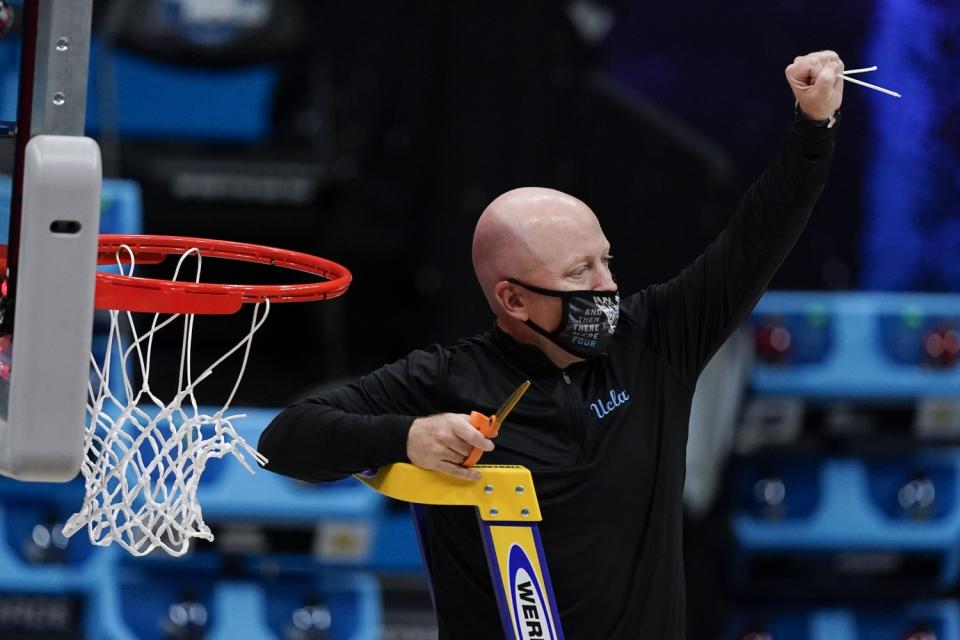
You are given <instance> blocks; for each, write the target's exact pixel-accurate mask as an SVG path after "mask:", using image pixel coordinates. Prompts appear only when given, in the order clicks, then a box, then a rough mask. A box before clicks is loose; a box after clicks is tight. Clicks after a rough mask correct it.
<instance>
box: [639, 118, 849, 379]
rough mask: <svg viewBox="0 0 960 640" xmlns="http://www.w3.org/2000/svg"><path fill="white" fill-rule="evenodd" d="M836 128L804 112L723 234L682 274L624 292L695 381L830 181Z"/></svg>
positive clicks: (645, 326) (663, 351)
mask: <svg viewBox="0 0 960 640" xmlns="http://www.w3.org/2000/svg"><path fill="white" fill-rule="evenodd" d="M835 131H836V129H835V128H833V129H827V128H822V127H816V126H813V125H812V124H810V123H809V122H808V121H806V120H805V119H804V118H802V117H801V116H798V117H797V118H796V119H795V120H794V122H793V123H792V124H791V126H790V128H789V130H788V132H787V139H786V141H785V143H784V144H783V146H782V147H781V149H780V151H779V152H778V153H777V155H776V156H775V157H774V158H773V160H772V161H771V163H770V164H769V165H768V166H767V168H766V170H765V171H764V172H763V174H762V175H761V176H760V178H759V179H758V180H757V181H756V182H755V183H754V184H753V185H751V187H750V188H749V189H748V190H747V192H746V194H745V195H744V196H743V198H742V199H741V200H740V203H739V205H738V206H737V210H736V212H735V213H734V215H733V217H732V218H731V220H730V222H729V223H728V224H727V226H726V228H725V229H724V230H723V231H722V232H721V233H720V235H719V236H718V237H717V239H716V240H714V241H713V242H712V243H711V244H710V245H709V246H708V247H707V249H706V250H705V251H704V252H703V253H702V254H701V255H700V256H699V257H698V258H697V259H696V260H695V261H694V262H693V264H691V265H690V266H688V267H686V268H685V269H684V270H683V271H681V272H680V274H679V275H677V276H676V277H674V278H672V279H671V280H669V281H668V282H666V283H663V284H659V285H655V286H651V287H648V288H646V289H644V290H643V291H641V292H639V293H637V294H635V295H632V296H630V297H628V298H626V300H624V303H623V312H624V315H625V316H626V317H627V318H629V319H630V320H632V321H635V322H637V323H639V324H640V326H641V330H642V334H643V335H645V336H646V339H647V340H648V341H649V346H650V348H651V349H652V350H653V351H655V352H657V353H659V354H660V355H661V356H662V357H663V358H664V359H665V360H666V361H667V362H668V363H669V365H670V366H671V367H672V368H673V369H674V370H675V371H676V372H677V373H678V374H679V375H680V376H681V377H682V378H683V379H684V380H686V381H688V382H689V383H690V384H694V383H695V382H696V379H697V376H698V375H700V371H701V370H702V369H703V367H704V366H706V364H707V362H708V361H709V360H710V358H711V357H712V356H713V354H714V353H715V352H716V350H717V349H719V348H720V346H721V345H722V344H723V342H724V340H726V339H727V338H728V337H729V335H730V334H731V333H733V331H734V330H735V329H736V328H737V326H738V325H739V324H740V323H741V322H742V321H743V320H744V319H745V318H746V317H747V315H748V314H749V313H750V311H751V310H752V309H753V307H754V305H756V303H757V301H758V300H759V299H760V296H761V295H762V294H763V291H764V290H765V289H766V287H767V285H768V284H769V282H770V280H771V278H772V277H773V275H774V273H776V271H777V269H779V268H780V265H781V264H782V263H783V261H784V259H785V258H786V257H787V255H788V254H789V253H790V250H791V249H792V248H793V245H794V244H795V242H796V241H797V238H798V237H799V236H800V233H801V232H802V231H803V228H804V227H805V226H806V224H807V220H808V219H809V217H810V213H811V211H813V207H814V205H815V204H816V202H817V199H818V198H819V197H820V193H821V192H822V191H823V188H824V186H825V185H826V180H827V174H828V172H829V168H830V162H831V159H832V157H833V148H834V137H835Z"/></svg>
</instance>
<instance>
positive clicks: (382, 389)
mask: <svg viewBox="0 0 960 640" xmlns="http://www.w3.org/2000/svg"><path fill="white" fill-rule="evenodd" d="M834 135H835V129H826V128H820V127H816V126H814V125H812V124H811V123H809V122H807V121H806V120H804V119H803V118H802V117H798V118H797V119H795V120H794V122H793V123H792V124H791V125H790V128H789V130H788V132H787V136H786V140H785V142H784V144H783V145H782V147H781V149H780V151H779V152H778V153H777V154H776V156H775V157H774V159H773V160H772V162H771V163H770V165H769V166H768V167H767V169H766V170H765V171H764V173H763V174H762V176H761V177H760V179H759V180H758V181H757V182H756V183H754V184H753V185H752V186H751V187H750V188H749V189H748V191H747V193H746V194H745V196H744V197H743V198H742V200H741V201H740V204H739V206H738V208H737V210H736V212H735V213H734V215H733V216H732V218H731V219H730V222H729V223H728V225H727V227H726V228H725V229H724V230H723V231H722V232H721V233H720V235H719V236H718V238H717V239H716V240H715V241H714V242H713V243H711V244H710V245H709V246H708V247H707V249H706V250H705V251H704V253H703V254H701V255H700V257H699V258H697V259H696V260H695V261H694V262H693V264H691V265H690V266H688V267H687V268H685V269H684V270H683V271H682V272H681V273H680V274H678V275H677V276H676V277H674V278H673V279H671V280H669V281H668V282H666V283H663V284H658V285H653V286H649V287H647V288H645V289H643V290H642V291H640V292H638V293H635V294H633V295H630V296H626V297H624V298H623V300H622V302H621V313H620V322H619V325H618V326H617V330H616V334H615V336H614V338H613V340H612V341H611V344H610V346H609V348H608V351H607V355H606V356H604V357H600V358H596V359H591V360H588V361H585V362H581V363H578V364H574V365H571V366H570V367H568V368H566V369H565V370H560V369H558V368H557V367H556V366H554V365H553V364H552V362H551V361H550V360H549V359H548V358H547V357H546V356H545V355H544V354H543V352H542V351H540V350H539V349H538V348H537V347H534V346H531V345H526V344H521V343H518V342H516V341H515V340H513V339H512V338H511V337H510V336H509V335H507V334H505V333H504V332H502V331H500V330H499V329H498V328H496V327H495V328H494V329H492V330H491V331H489V332H486V333H483V334H480V335H477V336H475V337H473V338H469V339H466V340H462V341H460V342H458V343H457V344H455V345H453V346H450V347H441V346H438V345H434V346H431V347H429V348H427V349H424V350H420V351H415V352H413V353H411V354H409V355H408V356H407V357H406V358H404V359H402V360H399V361H397V362H394V363H392V364H389V365H386V366H384V367H383V368H381V369H379V370H377V371H374V372H373V373H370V374H369V375H367V376H364V377H362V378H360V379H359V380H357V381H356V382H353V383H351V384H348V385H346V386H344V387H341V388H339V389H337V390H334V391H332V392H330V393H326V394H324V395H322V396H319V397H313V398H309V399H307V400H304V401H301V402H299V403H297V404H295V405H293V406H291V407H289V408H287V409H285V410H284V411H283V412H281V413H280V414H279V415H278V416H277V417H276V419H275V420H274V421H273V422H272V423H271V424H270V425H269V427H268V428H267V430H266V431H265V432H264V433H263V435H262V436H261V439H260V445H259V449H260V451H261V452H262V453H263V454H264V455H265V456H266V457H267V458H268V459H269V463H268V464H267V469H270V470H272V471H275V472H277V473H282V474H285V475H288V476H292V477H295V478H299V479H302V480H307V481H328V480H334V479H338V478H342V477H344V476H346V475H348V474H351V473H355V472H358V471H363V470H366V469H370V468H376V467H379V466H382V465H384V464H387V463H391V462H398V461H406V460H407V456H406V440H407V432H408V431H409V429H410V425H411V424H412V422H413V420H414V418H415V417H417V416H428V415H432V414H436V413H442V412H454V413H469V412H470V411H472V410H477V411H481V412H484V413H487V414H490V413H493V412H494V411H495V410H496V408H497V407H498V406H499V404H500V403H501V402H502V401H503V399H504V398H506V397H507V396H508V395H509V394H510V393H511V392H512V391H513V390H514V389H515V388H516V387H517V385H518V384H519V383H520V382H521V381H523V380H524V379H530V380H531V381H532V383H533V384H532V386H531V388H530V389H529V390H528V392H527V393H526V395H525V396H524V397H523V399H522V400H521V402H520V403H519V404H518V405H517V406H516V408H515V409H514V411H513V413H512V414H511V415H510V419H509V420H508V421H507V423H506V424H505V425H504V427H503V429H501V431H500V435H499V436H498V437H497V439H496V441H495V444H496V449H495V450H494V451H493V452H491V453H487V454H485V455H484V457H483V459H482V462H484V463H490V464H519V465H524V466H526V467H528V468H529V469H530V470H531V472H532V474H533V479H534V484H535V486H536V491H537V496H538V497H539V500H540V506H541V510H542V513H543V521H542V522H541V523H540V533H541V536H542V538H543V545H544V551H545V554H546V558H547V563H548V566H549V568H550V575H551V577H552V584H553V589H554V593H555V595H556V599H557V606H558V608H559V612H560V618H561V621H562V624H563V628H564V631H565V634H566V637H567V638H568V639H569V640H602V639H624V638H636V639H643V640H677V639H682V638H684V637H685V615H686V613H685V607H686V603H685V594H684V576H683V555H682V537H683V536H682V520H683V500H682V498H683V482H684V456H685V449H686V441H687V423H688V420H689V416H690V403H691V399H692V397H693V391H694V386H695V384H696V381H697V376H698V375H699V373H700V371H701V370H702V369H703V367H704V366H705V365H706V363H707V361H708V360H709V359H710V357H711V356H712V355H713V353H714V352H715V351H716V350H717V349H718V348H719V347H720V345H721V344H722V343H723V341H724V340H725V339H726V338H727V337H728V336H729V335H730V333H731V332H732V331H733V330H734V329H735V328H736V327H737V325H738V324H740V322H742V321H743V320H744V318H745V317H746V316H747V314H748V313H749V312H750V310H751V309H752V308H753V306H754V304H755V303H756V302H757V300H758V299H759V297H760V295H761V294H762V293H763V291H764V289H765V288H766V286H767V284H768V282H769V281H770V278H771V277H772V276H773V274H774V273H775V272H776V270H777V269H778V268H779V266H780V264H781V263H782V262H783V260H784V258H785V257H786V256H787V254H788V253H789V251H790V249H791V248H792V247H793V245H794V243H795V241H796V239H797V238H798V236H799V235H800V233H801V231H802V230H803V227H804V226H805V224H806V222H807V219H808V218H809V215H810V213H811V211H812V209H813V207H814V204H815V203H816V201H817V199H818V198H819V196H820V193H821V191H822V190H823V187H824V185H825V182H826V177H827V173H828V169H829V164H830V160H831V157H832V154H833V146H834ZM616 240H617V241H618V243H619V244H621V245H623V244H628V243H629V240H628V239H624V238H618V239H616ZM427 526H428V530H429V536H430V540H431V558H430V565H431V566H432V573H433V575H432V581H433V586H434V591H435V596H436V607H437V617H438V621H439V626H440V638H443V639H446V638H458V639H467V638H477V639H491V640H492V639H495V638H500V637H502V634H503V631H502V627H501V626H500V622H499V614H498V611H497V606H496V601H495V599H494V594H493V588H492V585H491V581H490V574H489V572H488V569H487V566H486V560H485V557H484V552H483V548H482V545H481V541H480V534H479V530H478V526H477V520H476V516H475V513H474V510H473V509H472V508H464V507H430V508H429V509H428V517H427Z"/></svg>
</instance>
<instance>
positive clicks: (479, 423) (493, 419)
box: [463, 380, 530, 468]
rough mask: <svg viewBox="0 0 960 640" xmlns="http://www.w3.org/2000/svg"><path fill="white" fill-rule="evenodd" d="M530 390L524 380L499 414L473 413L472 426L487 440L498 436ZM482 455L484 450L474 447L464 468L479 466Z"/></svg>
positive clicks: (464, 462)
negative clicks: (505, 422) (512, 412)
mask: <svg viewBox="0 0 960 640" xmlns="http://www.w3.org/2000/svg"><path fill="white" fill-rule="evenodd" d="M529 388H530V381H529V380H524V381H523V382H522V383H520V386H519V387H517V390H516V391H514V392H513V393H512V394H510V397H509V398H507V399H506V400H505V401H504V403H503V404H502V405H500V408H499V409H497V412H496V413H495V414H494V415H492V416H485V415H483V414H482V413H480V412H479V411H471V412H470V424H471V425H472V426H473V427H474V428H475V429H476V430H477V431H479V432H480V433H482V434H483V436H484V437H485V438H491V437H493V436H495V435H497V432H498V431H499V430H500V425H502V424H503V421H504V420H506V419H507V416H508V415H510V412H511V411H513V408H514V407H515V406H516V404H517V403H518V402H520V398H522V397H523V394H525V393H526V392H527V389H529ZM481 455H483V449H480V448H479V447H474V448H473V451H471V452H470V455H468V456H467V459H466V460H464V461H463V466H464V467H468V468H469V467H472V466H473V465H475V464H477V460H479V459H480V456H481Z"/></svg>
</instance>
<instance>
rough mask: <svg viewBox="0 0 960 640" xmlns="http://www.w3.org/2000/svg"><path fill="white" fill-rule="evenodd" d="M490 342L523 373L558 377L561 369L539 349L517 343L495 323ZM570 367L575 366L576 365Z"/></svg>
mask: <svg viewBox="0 0 960 640" xmlns="http://www.w3.org/2000/svg"><path fill="white" fill-rule="evenodd" d="M489 336H490V342H492V343H493V344H494V345H495V346H496V347H497V348H499V349H500V351H502V352H503V354H504V355H505V356H506V357H507V359H508V360H510V362H511V363H513V364H514V365H515V366H517V367H518V368H520V369H521V370H522V371H523V372H524V373H528V374H530V375H532V376H535V377H541V376H558V375H560V371H561V369H560V368H559V367H558V366H557V365H555V364H553V361H552V360H550V358H548V357H547V354H545V353H544V352H543V351H541V350H540V347H538V346H536V345H533V344H527V343H524V342H519V341H517V340H516V339H515V338H514V337H513V336H511V335H510V334H509V333H507V332H506V331H504V330H503V329H501V328H500V327H499V326H498V325H497V324H496V323H494V325H493V329H492V330H491V331H490V333H489ZM571 366H574V367H575V366H577V365H576V364H574V365H571Z"/></svg>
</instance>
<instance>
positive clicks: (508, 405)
mask: <svg viewBox="0 0 960 640" xmlns="http://www.w3.org/2000/svg"><path fill="white" fill-rule="evenodd" d="M529 388H530V381H529V380H524V381H523V382H521V383H520V386H519V387H517V390H516V391H514V392H513V393H511V394H510V397H509V398H507V399H506V400H505V401H504V403H503V404H502V405H500V408H499V409H497V413H496V414H495V415H494V417H495V418H496V419H497V422H496V428H497V429H499V428H500V425H502V424H503V421H504V420H506V419H507V416H508V415H510V412H511V411H513V408H514V407H515V406H516V405H517V403H518V402H520V398H522V397H523V394H525V393H526V392H527V389H529Z"/></svg>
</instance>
